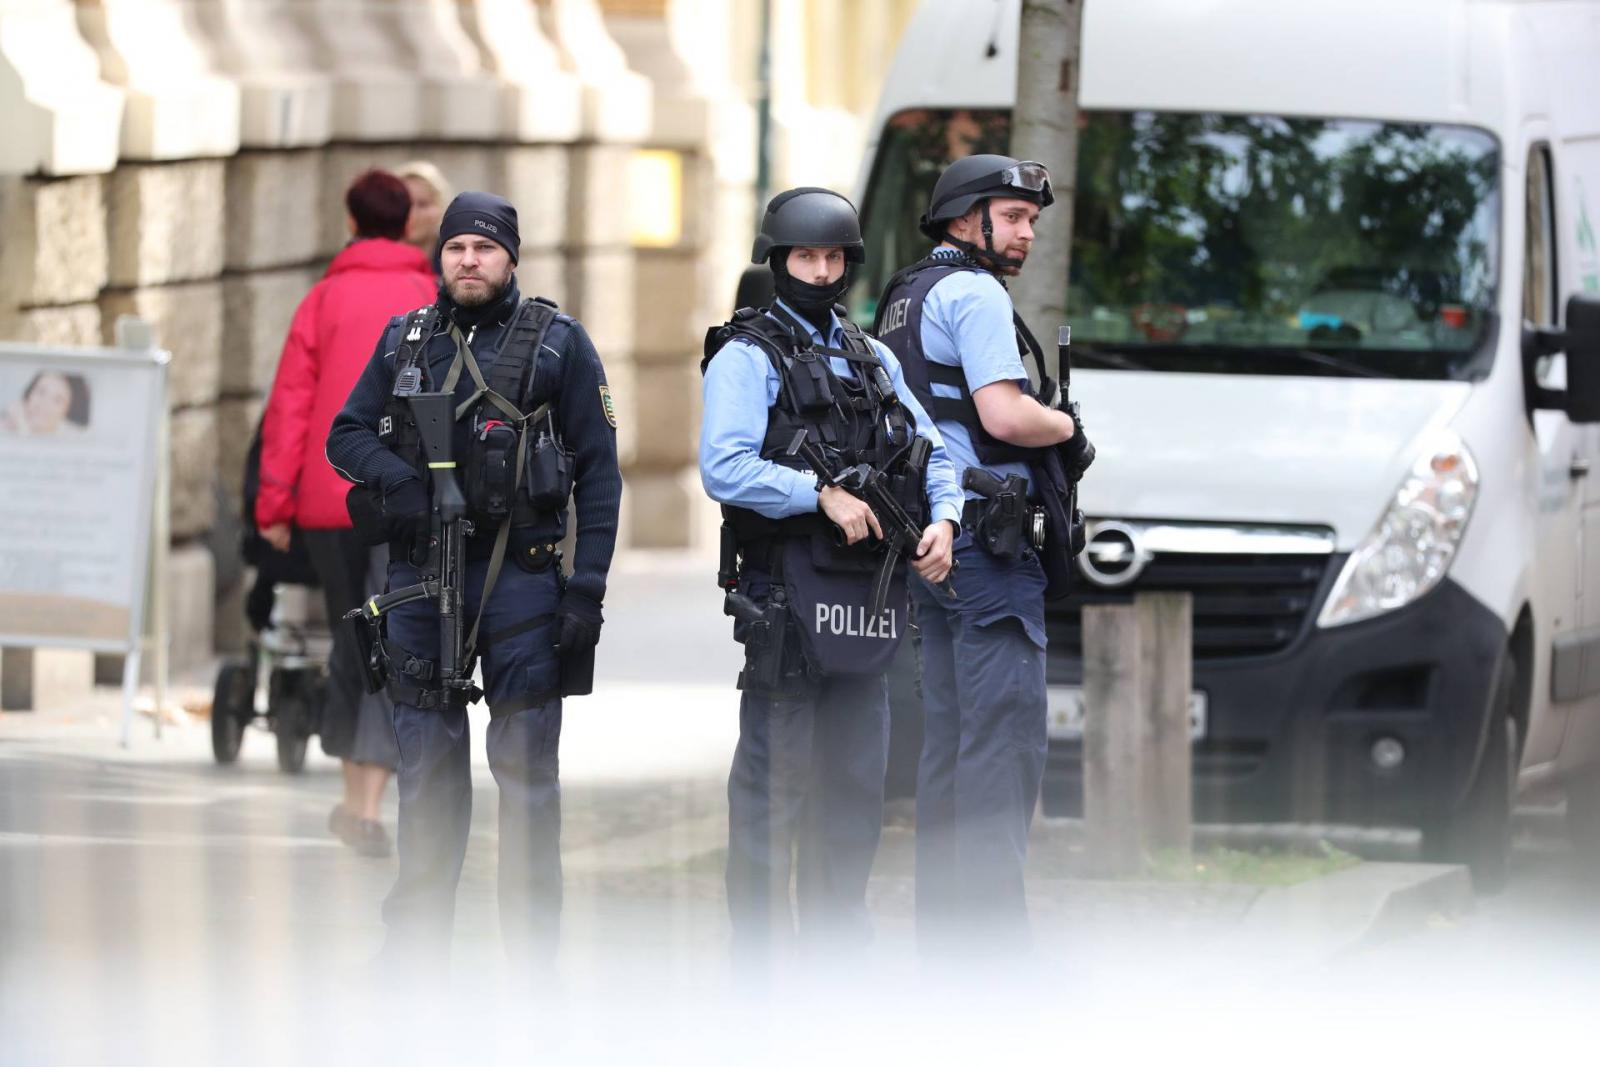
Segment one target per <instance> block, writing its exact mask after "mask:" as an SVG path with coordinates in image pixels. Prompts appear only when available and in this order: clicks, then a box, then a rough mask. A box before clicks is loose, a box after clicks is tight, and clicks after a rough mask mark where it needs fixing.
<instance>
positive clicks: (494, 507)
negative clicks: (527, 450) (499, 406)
mask: <svg viewBox="0 0 1600 1067" xmlns="http://www.w3.org/2000/svg"><path fill="white" fill-rule="evenodd" d="M464 488H465V489H466V498H467V507H468V508H470V509H471V510H472V511H473V512H474V513H476V514H478V515H480V516H482V517H484V518H486V519H503V518H505V517H506V516H507V515H508V514H510V512H511V505H512V503H513V501H514V500H515V494H516V488H517V429H516V427H515V426H513V425H511V424H510V423H509V422H505V421H503V420H501V419H483V420H480V421H479V422H478V423H477V425H475V426H474V427H473V428H472V459H471V462H469V463H468V464H467V470H466V486H465V487H464Z"/></svg>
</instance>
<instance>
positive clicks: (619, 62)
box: [0, 0, 910, 674]
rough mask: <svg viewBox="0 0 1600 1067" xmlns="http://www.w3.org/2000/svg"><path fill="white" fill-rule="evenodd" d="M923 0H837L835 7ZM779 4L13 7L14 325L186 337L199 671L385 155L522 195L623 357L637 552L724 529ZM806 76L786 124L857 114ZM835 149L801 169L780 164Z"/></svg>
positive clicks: (528, 1)
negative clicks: (135, 328) (726, 446)
mask: <svg viewBox="0 0 1600 1067" xmlns="http://www.w3.org/2000/svg"><path fill="white" fill-rule="evenodd" d="M909 2H910V0H825V3H826V4H827V5H829V6H830V8H838V11H837V12H834V15H835V16H839V15H840V13H841V12H844V11H846V10H854V5H855V4H857V3H863V4H864V6H883V7H886V8H892V9H895V10H898V9H899V8H902V7H904V6H906V4H907V3H909ZM777 6H778V8H779V9H780V18H781V20H782V21H783V25H782V27H780V28H781V29H783V30H784V31H785V32H783V33H779V34H775V36H774V46H775V48H776V49H777V50H778V51H779V52H780V53H782V54H783V55H786V56H789V57H790V58H789V59H788V60H786V61H784V62H786V63H787V64H788V65H787V66H785V65H784V63H779V64H778V66H779V68H780V69H782V70H786V71H787V70H792V69H796V68H795V66H794V65H795V64H796V63H798V64H800V67H801V68H804V67H805V66H806V64H807V63H808V62H810V61H808V60H807V59H806V57H807V56H812V57H813V59H814V57H815V56H817V55H825V54H827V53H826V52H818V51H817V49H816V46H815V42H812V43H810V44H807V43H806V42H804V41H803V40H800V39H799V38H796V37H795V36H794V34H795V33H797V32H798V33H801V34H802V36H803V33H804V32H815V30H816V28H817V26H823V27H826V26H829V25H833V24H834V23H835V22H837V21H838V18H837V17H835V18H834V21H833V22H828V21H827V20H823V21H822V22H820V23H819V22H817V21H816V19H815V18H812V19H810V20H809V22H808V19H807V17H806V16H804V15H803V14H802V13H801V10H800V7H798V6H797V3H796V2H795V0H779V3H778V5H777ZM754 10H755V9H754V7H753V6H752V5H750V4H748V3H746V2H744V0H0V114H5V115H7V116H8V122H7V136H6V138H4V139H0V339H4V340H29V341H36V342H48V343H68V344H97V343H109V342H110V340H111V332H112V329H113V325H114V323H115V320H116V317H117V316H118V315H121V314H125V313H132V314H137V315H140V316H142V317H144V318H146V319H148V320H149V321H150V322H151V323H152V324H153V325H154V328H155V332H156V336H157V339H158V342H159V343H160V344H161V345H162V346H163V347H165V348H168V349H170V350H171V352H172V354H173V361H172V367H171V375H170V388H169V395H168V405H169V409H170V423H169V427H170V432H169V440H170V448H171V459H172V472H173V477H172V499H171V530H172V537H173V547H174V560H175V565H174V566H173V567H172V568H171V575H170V579H169V581H170V582H171V584H172V586H173V588H172V592H171V602H172V603H173V604H174V605H182V612H183V615H184V625H183V626H182V627H181V628H179V629H177V630H175V631H174V634H173V649H172V662H173V664H174V666H175V667H176V668H177V669H180V670H181V669H182V668H183V667H185V666H187V665H190V664H195V663H199V662H202V661H204V660H205V659H206V658H207V657H209V656H210V654H211V653H212V644H213V637H212V635H214V634H215V635H218V637H219V638H220V640H221V643H222V645H223V646H224V647H226V646H228V645H232V644H236V643H237V642H238V641H239V640H240V639H241V637H242V636H243V635H242V634H241V628H240V626H239V625H238V622H237V620H236V619H235V618H233V616H234V615H236V613H237V607H236V605H237V602H238V592H239V586H240V583H241V582H243V581H244V580H246V575H245V574H244V573H243V570H242V567H241V565H240V562H239V560H238V558H237V550H236V547H235V546H236V544H237V532H238V512H239V499H238V493H239V474H240V467H241V465H242V462H243V457H244V453H245V449H246V446H247V445H248V442H249V438H250V435H251V433H252V431H253V429H254V425H255V421H256V419H257V418H258V417H259V413H260V410H261V406H262V403H263V400H264V398H265V396H266V394H267V392H268V391H269V390H270V388H271V382H272V375H273V373H274V370H275V368H276V365H277V359H278V352H279V349H280V347H281V345H282V342H283V337H284V334H285V332H286V329H287V326H288V323H289V320H290V317H291V316H292V314H293V312H294V309H295V307H296V306H297V304H298V303H299V301H300V299H301V298H302V297H303V296H304V295H305V293H306V291H307V290H308V289H309V287H310V286H311V284H312V283H313V282H314V281H315V280H316V278H317V277H318V275H319V274H320V272H321V270H322V269H323V267H324V266H325V265H326V262H327V260H328V259H329V258H330V257H331V256H332V255H333V254H334V253H335V252H336V251H337V250H338V248H339V247H340V246H341V244H342V243H343V241H344V239H345V229H344V219H343V208H342V195H343V191H344V188H345V186H346V184H347V183H348V181H349V180H350V178H351V177H353V176H354V175H355V174H356V173H358V172H359V171H360V170H362V169H364V168H366V167H369V166H374V165H379V166H384V165H389V166H392V165H394V164H397V163H399V162H401V161H402V160H405V159H409V158H414V157H421V158H427V159H431V160H433V161H434V162H435V163H436V164H437V165H438V166H439V167H440V168H441V170H443V172H444V173H445V175H446V176H447V177H448V178H449V179H450V180H451V182H452V183H453V184H454V185H455V187H456V188H457V189H464V188H482V189H488V190H492V191H496V192H500V193H502V194H504V195H506V196H508V197H509V198H510V199H511V200H512V201H513V202H514V203H516V204H517V205H518V208H519V213H520V215H521V220H522V233H523V249H522V259H521V267H520V278H521V282H522V285H523V288H524V289H525V291H527V292H530V293H540V294H543V295H546V296H549V297H551V298H553V299H555V300H557V301H559V302H560V303H561V304H562V305H563V307H564V308H565V309H566V310H568V311H570V312H572V313H573V314H575V315H577V316H578V317H579V318H580V319H582V320H583V321H584V323H585V324H586V325H587V326H588V328H589V330H590V332H591V333H592V334H593V336H594V339H595V342H596V345H597V347H598V348H599V351H600V353H601V356H602V358H603V359H604V361H605V364H606V369H607V374H608V377H609V378H610V381H611V388H612V393H613V396H614V397H615V400H616V404H617V411H618V417H619V421H620V439H621V443H622V453H623V463H624V473H625V477H626V484H627V492H626V499H625V505H624V509H625V510H624V528H623V533H622V541H623V546H624V547H626V546H640V547H685V546H688V547H707V546H708V545H709V544H710V543H711V541H710V539H709V534H710V533H711V532H714V526H715V519H714V515H715V512H714V509H712V508H711V507H710V506H709V505H708V503H707V502H706V501H705V499H704V496H703V494H702V493H701V492H700V488H699V484H698V479H697V478H696V476H695V473H694V469H693V468H694V451H695V441H696V438H697V435H698V427H699V408H698V405H699V374H698V349H699V343H700V337H701V335H702V333H703V331H704V328H705V326H706V324H707V323H708V322H710V321H712V320H715V319H720V318H722V317H724V316H725V315H726V314H727V311H728V304H729V302H730V300H731V297H732V293H733V289H734V284H735V282H736V280H737V277H738V274H739V271H740V269H741V268H742V266H743V259H744V256H745V254H746V253H745V251H744V250H745V249H747V248H748V242H749V228H750V223H751V220H752V219H753V218H754V217H755V203H754V197H753V186H754V172H755V149H756V144H755V135H754V128H755V123H754V112H753V109H752V106H751V104H750V103H749V100H750V97H751V92H752V84H751V79H752V76H753V72H754V70H755V67H756V58H755V53H756V47H757V42H756V40H755V39H754V36H753V34H754V29H753V27H754V26H755V25H756V21H758V20H754V17H753V14H752V12H753V11H754ZM841 17H842V16H841ZM893 17H898V16H893ZM879 21H880V22H881V21H882V19H881V18H880V19H879ZM812 66H815V63H814V62H812ZM812 80H815V79H814V78H813V79H812ZM792 83H793V84H791V85H789V86H788V87H787V88H786V89H785V93H786V94H787V95H786V96H785V97H784V100H787V101H788V104H785V105H784V106H782V107H780V108H779V111H780V112H781V114H780V115H779V118H778V123H779V133H780V139H781V138H784V137H786V138H788V140H786V141H784V143H785V144H787V143H790V141H796V142H797V141H798V140H799V139H801V138H803V137H804V136H805V135H806V134H807V131H808V130H809V131H810V132H812V133H816V132H820V131H833V130H836V129H838V128H841V126H840V120H839V118H838V116H839V115H840V114H842V112H840V110H839V108H838V107H836V106H832V105H834V104H835V103H836V102H834V101H831V100H830V101H829V104H830V107H831V110H830V109H828V108H824V109H821V110H814V113H813V112H812V111H806V110H805V108H803V107H802V106H801V105H800V103H799V102H797V100H796V98H795V86H803V85H804V84H805V83H806V79H805V78H799V77H797V78H794V79H792ZM816 115H821V116H822V118H821V119H816V120H815V121H813V119H815V116H816ZM12 116H15V120H14V121H13V120H12V118H11V117H12ZM808 116H810V117H809V118H808ZM808 122H809V123H810V125H809V126H808V125H807V123H808ZM813 143H815V142H813ZM835 143H838V142H835ZM782 154H783V153H782V150H781V148H780V156H781V155H782ZM856 154H857V149H856V146H855V145H854V144H850V145H849V148H848V150H847V151H846V152H843V153H837V154H836V155H838V156H848V157H849V158H848V159H847V160H846V159H843V158H835V159H833V160H832V161H831V168H830V169H829V174H830V176H837V175H848V174H853V172H854V169H855V167H856V158H855V157H856ZM815 169H816V168H815V167H811V168H810V169H809V170H808V169H807V167H806V166H799V165H796V166H793V167H790V166H788V165H787V164H786V163H785V162H784V161H783V160H782V159H780V161H779V167H778V170H777V175H778V181H779V183H780V184H781V183H782V182H783V181H786V180H788V179H790V178H797V177H799V176H801V174H802V173H803V172H804V173H811V172H812V171H814V170H815ZM847 182H848V178H846V183H847ZM641 205H646V206H645V207H643V208H641ZM641 212H643V213H641ZM219 605H225V606H222V607H219ZM102 673H103V674H104V672H102Z"/></svg>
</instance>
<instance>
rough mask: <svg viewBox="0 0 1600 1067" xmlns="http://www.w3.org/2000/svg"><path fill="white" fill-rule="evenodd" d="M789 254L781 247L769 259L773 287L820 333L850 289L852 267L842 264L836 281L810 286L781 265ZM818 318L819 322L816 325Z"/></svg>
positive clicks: (785, 301)
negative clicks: (842, 268)
mask: <svg viewBox="0 0 1600 1067" xmlns="http://www.w3.org/2000/svg"><path fill="white" fill-rule="evenodd" d="M788 255H789V250H788V249H787V248H784V249H779V250H778V251H777V253H776V254H774V255H773V257H772V260H771V263H772V283H773V288H774V289H775V290H776V291H777V293H778V296H779V297H781V298H782V299H783V302H784V303H785V304H788V305H789V306H790V307H792V308H794V309H795V310H796V311H798V312H800V314H801V315H804V316H805V317H806V319H808V320H810V321H811V322H812V324H813V325H815V326H816V327H817V328H818V329H819V330H825V329H826V326H825V324H826V323H827V321H828V315H829V314H830V313H831V312H832V311H833V305H835V304H837V303H838V302H839V299H840V298H841V297H843V296H844V292H845V290H846V289H848V288H850V276H851V274H852V273H854V272H853V271H852V270H851V264H849V263H846V264H845V268H844V273H843V274H841V275H839V280H838V281H836V282H833V283H831V284H829V285H812V284H811V283H809V282H803V281H801V280H800V279H798V278H796V277H795V276H794V275H792V274H790V273H789V271H788V268H787V266H786V265H785V263H784V260H785V259H786V258H787V257H788ZM817 319H821V320H822V321H821V322H820V323H819V322H817V321H816V320H817Z"/></svg>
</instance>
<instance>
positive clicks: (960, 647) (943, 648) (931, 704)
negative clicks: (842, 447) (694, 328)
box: [878, 155, 1087, 947]
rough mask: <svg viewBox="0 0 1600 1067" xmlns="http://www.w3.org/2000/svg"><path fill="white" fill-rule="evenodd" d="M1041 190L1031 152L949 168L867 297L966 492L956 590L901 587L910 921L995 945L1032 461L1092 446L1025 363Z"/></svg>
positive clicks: (937, 938) (1026, 753) (1034, 747)
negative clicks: (1015, 283)
mask: <svg viewBox="0 0 1600 1067" xmlns="http://www.w3.org/2000/svg"><path fill="white" fill-rule="evenodd" d="M1052 199H1053V196H1052V194H1051V191H1050V182H1049V176H1048V174H1046V173H1045V169H1044V167H1043V166H1041V165H1040V164H1037V163H1029V162H1020V161H1018V160H1015V159H1011V158H1009V157H1007V156H998V155H978V156H969V157H967V158H965V159H962V160H958V161H957V162H955V163H953V164H951V165H950V167H949V168H948V169H946V171H945V172H944V174H942V175H941V176H940V178H939V180H938V182H937V183H936V184H935V186H934V190H933V195H932V200H931V203H930V205H929V208H928V213H927V214H926V215H924V216H923V218H922V229H923V232H924V233H926V234H927V235H928V236H929V237H931V238H932V239H933V240H934V241H935V242H936V243H937V247H936V248H935V249H934V250H933V252H932V254H931V255H930V256H929V257H928V258H927V259H924V260H923V261H921V262H920V263H917V264H914V265H913V266H911V267H909V268H907V269H905V270H903V271H901V272H900V273H899V274H897V275H895V277H894V278H893V279H891V280H890V283H889V286H888V288H887V289H886V290H885V292H884V294H883V298H882V299H881V300H880V301H879V311H878V326H879V331H878V332H879V336H880V337H882V339H883V341H884V343H885V344H887V345H888V346H889V347H890V348H891V349H892V350H893V351H894V352H895V355H896V356H898V357H899V359H900V362H901V364H902V365H903V366H904V367H905V372H906V378H907V380H908V381H909V383H910V385H911V387H912V390H913V391H914V392H915V393H916V395H917V396H918V398H919V399H920V400H921V401H922V402H923V404H924V406H925V407H927V408H928V410H929V411H931V412H932V414H933V416H934V418H935V420H936V425H937V426H938V429H939V433H940V434H941V435H942V436H943V437H944V440H945V444H946V447H947V448H948V450H949V452H950V457H951V460H952V462H953V463H954V464H955V467H956V473H957V476H958V477H959V478H960V479H961V484H962V486H963V488H964V489H965V490H966V500H965V502H964V504H963V514H962V533H961V535H960V537H959V538H958V540H957V542H956V546H955V556H956V560H957V561H958V565H959V568H960V571H959V573H960V575H961V596H960V598H959V599H955V600H951V599H949V598H946V597H942V596H939V595H938V594H937V593H936V592H935V591H933V590H931V589H929V588H928V587H926V586H925V585H923V584H922V583H920V582H917V583H913V596H914V597H915V599H916V605H917V621H918V624H919V626H920V627H921V631H922V659H923V701H924V711H925V728H924V739H923V750H922V760H921V764H920V766H919V768H918V777H917V926H918V933H919V937H920V938H921V939H922V940H923V942H924V944H925V945H930V946H935V947H937V946H944V945H947V944H949V939H950V938H951V937H952V936H954V935H957V934H959V933H962V932H967V933H972V934H977V935H981V937H982V939H983V940H982V943H983V944H985V945H988V946H991V947H997V946H1000V945H1004V944H1011V943H1017V942H1021V941H1023V940H1025V938H1026V931H1027V908H1026V903H1025V898H1024V893H1023V867H1024V864H1025V861H1026V857H1027V842H1028V827H1029V824H1030V823H1031V821H1032V817H1033V810H1034V806H1035V803H1036V801H1037V799H1038V795H1039V786H1040V782H1041V779H1042V777H1043V774H1044V763H1045V752H1046V747H1047V740H1046V731H1045V674H1044V653H1045V627H1044V594H1045V587H1046V576H1045V570H1044V568H1042V567H1041V565H1040V553H1041V552H1042V551H1043V550H1044V549H1045V548H1046V539H1045V536H1044V528H1045V518H1046V514H1045V510H1044V509H1043V508H1042V507H1039V506H1038V502H1039V494H1040V491H1041V486H1040V485H1039V484H1038V482H1039V472H1040V471H1041V470H1042V469H1043V468H1042V467H1041V465H1040V461H1041V457H1042V456H1043V454H1044V451H1045V450H1047V449H1050V448H1052V447H1053V446H1058V445H1061V444H1062V443H1063V442H1068V441H1074V440H1075V442H1076V443H1075V445H1073V446H1069V450H1071V449H1073V448H1077V449H1081V448H1084V447H1086V446H1087V441H1086V439H1084V438H1083V437H1082V435H1081V434H1076V430H1077V427H1076V426H1075V424H1074V421H1073V418H1072V416H1071V415H1069V414H1068V413H1067V412H1065V411H1060V410H1055V409H1054V408H1053V406H1052V403H1053V397H1050V396H1044V397H1040V396H1037V395H1035V390H1034V388H1033V386H1032V385H1031V384H1030V383H1029V380H1028V375H1027V371H1026V370H1025V369H1024V367H1023V362H1022V352H1023V351H1024V350H1025V349H1026V347H1027V345H1028V344H1032V343H1033V342H1032V337H1031V335H1030V334H1028V333H1027V331H1026V327H1025V326H1024V325H1022V323H1021V320H1020V319H1018V318H1015V313H1014V311H1013V308H1012V304H1011V297H1010V294H1009V293H1008V292H1007V291H1006V286H1005V279H1006V278H1007V277H1010V276H1013V275H1015V274H1017V273H1018V272H1019V271H1021V269H1022V266H1023V263H1024V261H1025V260H1026V259H1027V255H1028V250H1029V247H1030V246H1031V245H1032V243H1033V223H1034V221H1035V220H1036V219H1037V218H1038V216H1039V213H1040V211H1041V210H1043V209H1044V208H1045V207H1048V206H1049V205H1050V203H1051V201H1052ZM1035 347H1036V346H1035ZM1075 435H1076V437H1075ZM1084 466H1087V462H1082V463H1080V464H1079V471H1078V473H1081V467H1084ZM1057 469H1059V468H1057ZM1058 514H1059V512H1058Z"/></svg>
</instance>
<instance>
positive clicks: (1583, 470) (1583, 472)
mask: <svg viewBox="0 0 1600 1067" xmlns="http://www.w3.org/2000/svg"><path fill="white" fill-rule="evenodd" d="M1567 477H1568V478H1571V479H1572V480H1573V481H1577V480H1578V479H1579V478H1587V477H1589V461H1588V460H1587V459H1584V458H1583V457H1582V456H1573V457H1572V464H1571V465H1570V466H1568V467H1567Z"/></svg>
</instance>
